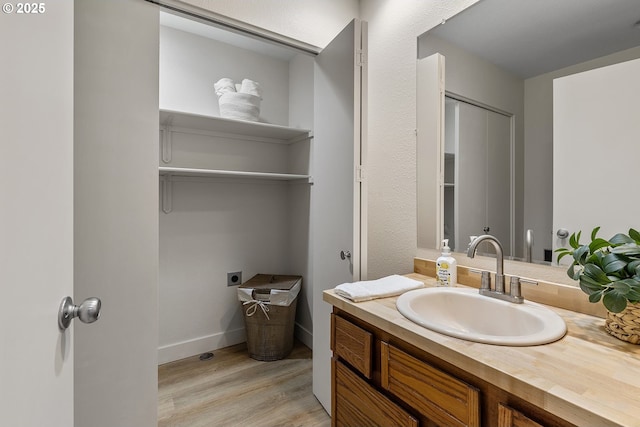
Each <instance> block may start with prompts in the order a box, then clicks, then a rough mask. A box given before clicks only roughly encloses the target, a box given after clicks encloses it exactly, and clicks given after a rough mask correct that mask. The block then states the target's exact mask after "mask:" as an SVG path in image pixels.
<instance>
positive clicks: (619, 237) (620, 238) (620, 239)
mask: <svg viewBox="0 0 640 427" xmlns="http://www.w3.org/2000/svg"><path fill="white" fill-rule="evenodd" d="M609 243H611V244H612V245H616V246H617V245H623V244H625V243H635V242H634V241H633V239H632V238H631V237H629V236H627V235H626V234H622V233H618V234H616V235H615V236H613V237H612V238H610V239H609Z"/></svg>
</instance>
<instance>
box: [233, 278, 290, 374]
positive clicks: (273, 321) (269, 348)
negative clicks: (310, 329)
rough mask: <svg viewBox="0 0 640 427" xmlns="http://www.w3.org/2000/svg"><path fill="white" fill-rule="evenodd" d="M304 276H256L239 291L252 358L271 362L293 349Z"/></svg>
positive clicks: (248, 346) (283, 356)
mask: <svg viewBox="0 0 640 427" xmlns="http://www.w3.org/2000/svg"><path fill="white" fill-rule="evenodd" d="M301 286H302V277H301V276H285V275H273V274H256V275H255V276H253V277H252V278H251V279H250V280H248V281H247V282H245V283H243V284H242V285H241V286H240V287H239V288H238V297H239V299H240V302H241V305H242V311H243V313H244V322H245V329H246V333H247V350H248V351H249V356H250V357H251V358H253V359H256V360H263V361H267V362H271V361H274V360H280V359H284V358H285V357H287V356H288V355H289V353H291V350H292V349H293V333H294V326H295V320H296V305H297V302H298V292H299V291H300V287H301Z"/></svg>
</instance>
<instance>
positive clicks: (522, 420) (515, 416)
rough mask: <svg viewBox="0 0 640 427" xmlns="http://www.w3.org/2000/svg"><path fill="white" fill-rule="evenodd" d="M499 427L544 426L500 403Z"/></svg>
mask: <svg viewBox="0 0 640 427" xmlns="http://www.w3.org/2000/svg"><path fill="white" fill-rule="evenodd" d="M498 427H542V424H538V423H537V422H535V421H533V420H532V419H531V418H529V417H527V416H526V415H524V414H523V413H522V412H519V411H516V410H515V409H512V408H509V407H508V406H505V405H503V404H502V403H500V404H499V405H498Z"/></svg>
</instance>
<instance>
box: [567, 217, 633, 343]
mask: <svg viewBox="0 0 640 427" xmlns="http://www.w3.org/2000/svg"><path fill="white" fill-rule="evenodd" d="M599 230H600V227H596V228H594V229H593V231H592V232H591V241H590V242H589V243H586V244H584V245H583V244H581V243H580V237H581V234H582V233H581V232H580V231H579V232H577V233H573V234H572V235H571V236H570V237H569V245H570V248H560V249H556V253H557V254H558V255H557V256H558V258H557V260H558V261H560V260H561V259H562V258H564V257H565V256H567V255H571V256H572V257H573V262H572V263H571V265H570V266H569V269H568V270H567V274H568V275H569V277H571V278H572V279H574V280H578V281H579V283H580V289H582V291H583V292H585V293H586V294H587V295H589V301H590V302H592V303H597V302H600V301H601V300H602V303H603V304H604V306H605V307H606V309H607V310H608V314H607V320H606V322H605V329H606V331H607V332H608V333H610V334H611V335H613V336H615V337H616V338H619V339H622V340H624V341H628V342H631V343H633V344H638V343H640V304H638V302H639V301H640V233H638V231H636V230H634V229H633V228H631V229H629V232H628V234H623V233H618V234H616V235H615V236H613V237H612V238H610V239H609V240H605V239H602V238H600V237H597V234H598V231H599Z"/></svg>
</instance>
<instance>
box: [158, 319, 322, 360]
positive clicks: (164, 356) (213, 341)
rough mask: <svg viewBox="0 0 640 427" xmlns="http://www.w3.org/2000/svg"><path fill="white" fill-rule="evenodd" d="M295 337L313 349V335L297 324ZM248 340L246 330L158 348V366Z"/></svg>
mask: <svg viewBox="0 0 640 427" xmlns="http://www.w3.org/2000/svg"><path fill="white" fill-rule="evenodd" d="M294 337H295V338H296V339H298V340H299V341H300V342H301V343H303V344H304V345H306V346H307V347H309V348H311V349H313V333H312V332H311V331H309V330H308V329H306V328H305V327H303V326H301V325H300V324H299V323H297V322H296V324H295V328H294ZM246 340H247V336H246V333H245V330H244V328H238V329H234V330H232V331H226V332H220V333H218V334H213V335H207V336H204V337H200V338H194V339H192V340H187V341H182V342H178V343H175V344H169V345H165V346H162V347H159V348H158V365H162V364H164V363H169V362H174V361H176V360H180V359H184V358H187V357H191V356H195V355H197V354H201V353H205V352H207V351H214V350H218V349H220V348H224V347H229V346H231V345H236V344H240V343H242V342H245V341H246Z"/></svg>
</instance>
